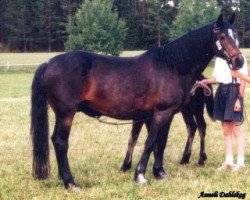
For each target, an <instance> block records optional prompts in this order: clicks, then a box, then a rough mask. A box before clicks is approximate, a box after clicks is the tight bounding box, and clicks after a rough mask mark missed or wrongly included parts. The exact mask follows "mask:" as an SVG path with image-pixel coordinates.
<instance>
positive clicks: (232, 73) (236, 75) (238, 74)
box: [231, 70, 241, 78]
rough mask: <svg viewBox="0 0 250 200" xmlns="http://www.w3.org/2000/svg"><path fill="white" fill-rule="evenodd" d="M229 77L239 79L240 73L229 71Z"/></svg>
mask: <svg viewBox="0 0 250 200" xmlns="http://www.w3.org/2000/svg"><path fill="white" fill-rule="evenodd" d="M231 75H232V76H233V77H235V78H240V76H241V73H240V72H239V71H237V70H231Z"/></svg>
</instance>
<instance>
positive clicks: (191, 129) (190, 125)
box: [180, 107, 197, 165]
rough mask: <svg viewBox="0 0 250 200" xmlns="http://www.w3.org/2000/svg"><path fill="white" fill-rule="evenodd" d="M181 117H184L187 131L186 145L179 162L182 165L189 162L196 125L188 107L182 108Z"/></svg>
mask: <svg viewBox="0 0 250 200" xmlns="http://www.w3.org/2000/svg"><path fill="white" fill-rule="evenodd" d="M182 117H183V119H184V122H185V124H186V127H187V132H188V137H187V142H186V146H185V149H184V152H183V155H182V159H181V161H180V163H181V164H182V165H183V164H187V163H189V160H190V156H191V153H192V146H193V141H194V136H195V132H196V129H197V125H196V122H195V120H194V116H193V113H192V111H191V109H190V108H189V107H186V108H184V109H183V110H182Z"/></svg>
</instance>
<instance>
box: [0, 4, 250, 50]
mask: <svg viewBox="0 0 250 200" xmlns="http://www.w3.org/2000/svg"><path fill="white" fill-rule="evenodd" d="M92 1H93V2H96V3H97V4H98V2H99V4H102V6H106V5H105V4H106V1H109V5H110V4H111V7H112V13H113V12H115V13H118V19H119V20H120V19H122V21H125V23H126V35H125V40H124V49H127V50H131V49H148V48H150V47H156V46H159V45H161V44H162V43H165V42H169V41H171V40H172V39H173V38H175V37H177V36H179V35H181V34H183V33H185V32H187V31H189V30H193V29H194V28H196V27H198V26H200V25H202V24H205V23H207V22H209V21H212V20H214V18H216V17H217V16H218V14H219V12H220V10H222V12H223V13H224V15H225V17H227V16H229V15H231V14H232V12H234V10H235V11H236V14H237V17H236V23H235V25H236V28H237V29H238V32H239V37H240V42H241V46H242V47H250V1H249V0H207V1H200V0H105V2H103V3H100V0H92ZM111 1H112V2H111ZM87 2H88V1H86V3H87ZM82 3H85V0H1V1H0V43H1V44H0V45H1V46H4V47H5V48H4V49H5V50H13V51H64V50H65V46H64V45H65V42H66V41H67V40H68V31H69V30H70V28H69V26H68V30H67V28H66V25H67V24H72V25H73V26H74V25H76V22H75V18H74V16H75V14H76V11H77V10H78V8H79V7H80V6H81V5H82ZM218 7H219V8H218ZM94 15H96V16H97V17H99V16H98V15H99V10H98V11H97V12H96V13H92V16H94ZM177 15H178V16H177ZM173 22H174V24H173ZM87 28H88V27H87V26H86V27H85V29H87ZM90 28H91V30H92V29H93V27H91V26H90ZM95 28H96V29H97V30H98V31H99V32H101V31H100V30H102V29H103V28H104V30H106V29H105V27H104V26H98V27H95ZM172 28H173V30H172ZM71 31H72V32H74V31H76V30H73V29H71ZM104 32H105V31H104ZM170 33H171V34H170ZM99 34H101V33H99ZM118 35H119V34H118ZM170 36H171V37H170ZM68 41H69V40H68ZM68 47H69V46H68ZM0 50H3V48H2V47H0Z"/></svg>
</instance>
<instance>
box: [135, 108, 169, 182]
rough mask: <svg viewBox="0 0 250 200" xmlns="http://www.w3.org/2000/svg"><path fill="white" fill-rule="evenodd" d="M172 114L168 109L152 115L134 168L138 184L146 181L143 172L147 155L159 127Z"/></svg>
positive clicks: (152, 145)
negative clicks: (140, 153) (138, 159)
mask: <svg viewBox="0 0 250 200" xmlns="http://www.w3.org/2000/svg"><path fill="white" fill-rule="evenodd" d="M172 115H173V114H172V113H171V115H170V113H169V111H161V112H157V113H155V114H154V116H153V119H152V123H151V126H150V130H149V133H148V137H147V140H146V142H145V147H144V151H143V153H142V156H141V159H140V161H139V163H138V165H137V167H136V170H135V181H136V182H137V183H138V184H145V183H147V180H146V179H145V177H144V174H145V172H146V168H147V164H148V159H149V156H150V154H151V152H152V151H153V149H154V147H155V144H156V141H157V139H158V137H159V134H160V132H159V131H160V129H161V128H162V127H163V126H164V124H166V122H168V121H169V120H170V119H172ZM158 133H159V134H158Z"/></svg>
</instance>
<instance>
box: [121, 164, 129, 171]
mask: <svg viewBox="0 0 250 200" xmlns="http://www.w3.org/2000/svg"><path fill="white" fill-rule="evenodd" d="M130 169H131V163H130V164H123V165H122V166H121V168H120V171H121V172H127V171H128V170H130Z"/></svg>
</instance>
